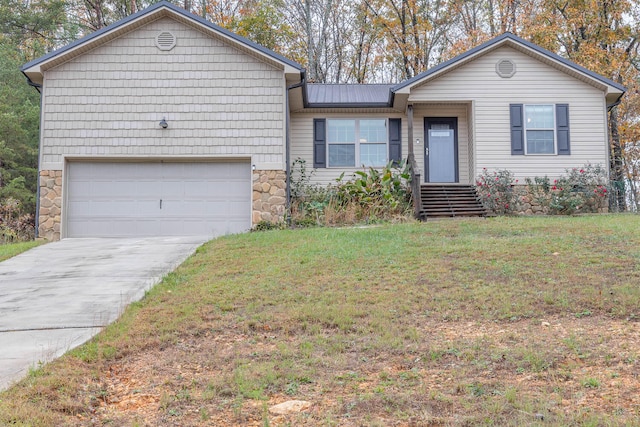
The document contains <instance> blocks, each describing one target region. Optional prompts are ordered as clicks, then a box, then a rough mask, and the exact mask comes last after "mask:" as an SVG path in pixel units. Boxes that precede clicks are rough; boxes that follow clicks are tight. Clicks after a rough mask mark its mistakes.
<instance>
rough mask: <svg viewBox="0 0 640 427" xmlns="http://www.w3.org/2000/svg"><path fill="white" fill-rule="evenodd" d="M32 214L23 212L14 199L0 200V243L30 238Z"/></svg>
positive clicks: (32, 233)
mask: <svg viewBox="0 0 640 427" xmlns="http://www.w3.org/2000/svg"><path fill="white" fill-rule="evenodd" d="M34 235H35V229H34V221H33V215H31V214H25V213H24V212H23V210H22V204H21V203H20V202H19V201H18V200H16V199H12V198H9V199H5V200H0V244H5V243H13V242H21V241H27V240H32V239H33V237H34Z"/></svg>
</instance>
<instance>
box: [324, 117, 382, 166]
mask: <svg viewBox="0 0 640 427" xmlns="http://www.w3.org/2000/svg"><path fill="white" fill-rule="evenodd" d="M387 139H388V137H387V121H386V120H385V119H359V120H356V119H327V149H328V154H329V156H328V158H329V159H328V160H329V164H328V166H329V167H356V166H366V167H369V166H372V167H380V166H385V165H386V164H387V151H388V150H387Z"/></svg>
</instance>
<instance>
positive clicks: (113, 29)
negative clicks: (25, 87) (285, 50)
mask: <svg viewBox="0 0 640 427" xmlns="http://www.w3.org/2000/svg"><path fill="white" fill-rule="evenodd" d="M163 17H171V18H174V19H176V20H178V21H180V22H182V23H185V24H187V25H191V26H193V27H196V28H199V29H201V30H203V31H205V32H206V33H208V34H210V35H213V36H215V37H218V38H220V39H224V40H225V41H227V42H229V43H230V44H231V45H233V46H234V47H236V48H238V49H240V50H242V51H244V52H247V53H249V54H251V55H254V56H258V57H260V58H261V59H263V60H265V61H266V62H268V63H271V64H273V65H278V66H280V67H283V68H284V71H285V73H293V74H297V75H298V76H299V75H300V73H301V72H302V71H303V67H302V66H301V65H300V64H298V63H296V62H294V61H292V60H290V59H288V58H285V57H284V56H282V55H280V54H278V53H276V52H274V51H272V50H270V49H267V48H266V47H264V46H261V45H259V44H257V43H254V42H252V41H251V40H248V39H246V38H244V37H242V36H239V35H237V34H235V33H233V32H231V31H229V30H227V29H225V28H222V27H220V26H218V25H216V24H213V23H211V22H209V21H207V20H206V19H204V18H202V17H200V16H197V15H194V14H192V13H190V12H187V11H186V10H184V9H182V8H180V7H178V6H176V5H174V4H173V3H169V2H168V1H166V0H162V1H161V2H159V3H156V4H154V5H152V6H149V7H148V8H146V9H143V10H141V11H139V12H137V13H134V14H133V15H130V16H128V17H126V18H124V19H122V20H120V21H118V22H114V23H113V24H111V25H109V26H107V27H104V28H101V29H100V30H98V31H96V32H94V33H91V34H89V35H87V36H85V37H82V38H81V39H78V40H76V41H75V42H73V43H71V44H68V45H66V46H64V47H62V48H60V49H57V50H54V51H52V52H50V53H48V54H46V55H44V56H41V57H40V58H37V59H34V60H33V61H30V62H28V63H26V64H24V65H23V66H22V67H21V68H20V70H21V71H22V72H23V73H24V74H25V75H26V76H27V78H28V79H29V80H30V81H32V82H36V83H40V82H42V72H43V71H45V70H46V69H48V68H51V67H55V66H56V65H59V64H61V63H63V62H66V61H68V60H70V59H72V58H75V57H76V56H79V55H81V54H83V53H84V52H87V51H88V50H91V49H94V48H95V47H97V46H99V45H102V44H104V43H106V42H108V41H110V40H113V39H115V38H117V37H120V36H121V35H123V34H125V33H127V32H129V31H132V30H134V29H136V28H138V27H141V26H143V25H145V24H147V23H149V22H152V21H155V20H157V19H160V18H163Z"/></svg>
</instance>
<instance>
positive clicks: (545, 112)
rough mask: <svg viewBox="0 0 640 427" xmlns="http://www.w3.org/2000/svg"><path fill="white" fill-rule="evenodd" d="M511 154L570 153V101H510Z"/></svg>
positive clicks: (566, 154)
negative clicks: (512, 102) (526, 103)
mask: <svg viewBox="0 0 640 427" xmlns="http://www.w3.org/2000/svg"><path fill="white" fill-rule="evenodd" d="M509 116H510V121H511V154H512V155H514V156H516V155H520V156H522V155H525V154H537V155H554V154H557V155H565V156H568V155H571V135H570V133H571V132H570V129H569V104H530V105H525V104H510V105H509Z"/></svg>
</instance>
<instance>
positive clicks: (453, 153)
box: [424, 117, 458, 183]
mask: <svg viewBox="0 0 640 427" xmlns="http://www.w3.org/2000/svg"><path fill="white" fill-rule="evenodd" d="M424 129H425V136H424V140H425V144H424V147H425V148H424V150H425V151H424V164H425V168H426V173H425V174H424V178H425V181H426V182H443V183H446V182H458V119H457V118H455V117H447V118H440V117H438V118H430V117H426V118H425V119H424Z"/></svg>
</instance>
